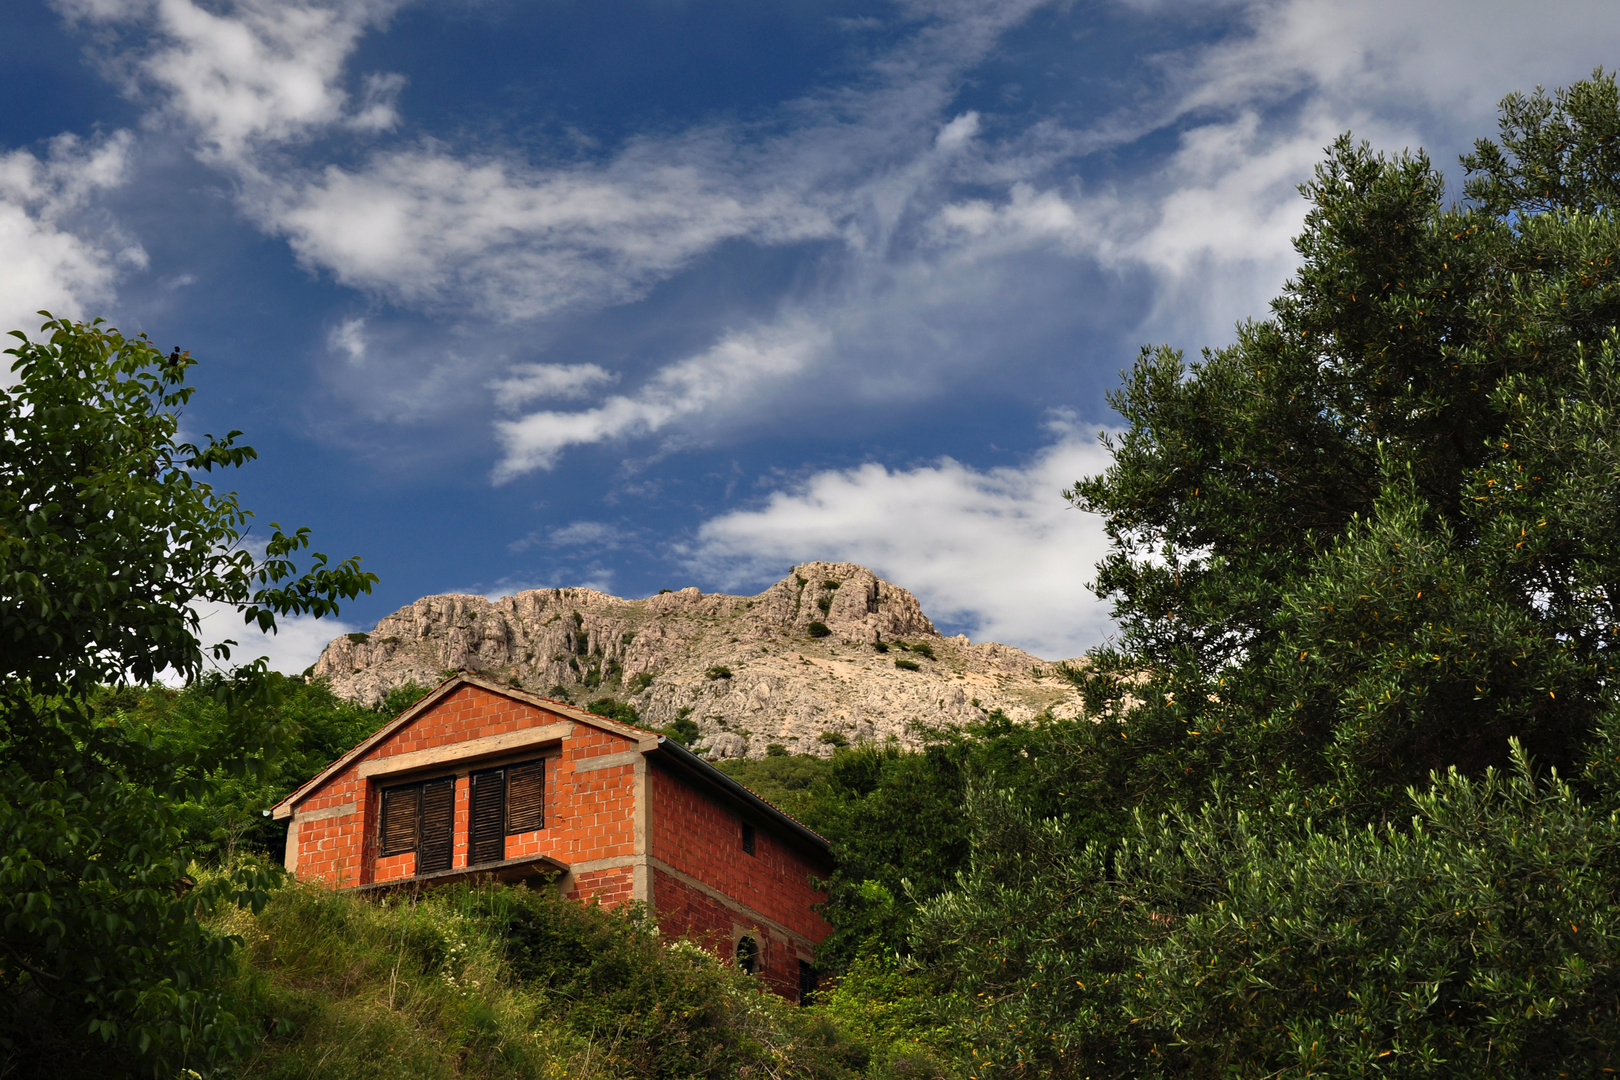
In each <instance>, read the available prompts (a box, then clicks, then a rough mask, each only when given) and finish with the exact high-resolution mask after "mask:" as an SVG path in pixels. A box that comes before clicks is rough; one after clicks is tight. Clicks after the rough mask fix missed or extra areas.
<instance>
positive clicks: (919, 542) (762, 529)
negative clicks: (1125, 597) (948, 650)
mask: <svg viewBox="0 0 1620 1080" xmlns="http://www.w3.org/2000/svg"><path fill="white" fill-rule="evenodd" d="M1052 426H1053V428H1054V432H1055V434H1056V435H1057V436H1058V437H1057V439H1056V441H1055V442H1053V443H1052V444H1051V445H1050V446H1048V447H1047V448H1045V449H1044V450H1042V451H1040V452H1039V453H1037V454H1035V455H1034V456H1033V457H1032V458H1031V459H1030V460H1029V461H1027V462H1025V463H1024V464H1021V465H1012V466H1005V467H1001V468H994V469H986V470H976V469H972V468H969V467H968V466H965V465H963V464H962V463H960V462H957V461H953V460H951V459H949V458H944V459H941V460H939V461H936V462H934V463H932V464H927V465H919V466H916V467H913V468H907V469H889V468H885V467H884V466H882V465H878V464H868V465H863V466H860V467H858V468H854V469H838V470H831V471H827V472H820V473H817V474H815V475H813V476H811V477H810V478H809V479H806V480H804V481H802V482H800V483H797V484H794V485H792V486H790V487H788V488H786V489H784V490H780V491H777V492H775V493H773V494H772V495H771V496H770V497H769V498H768V499H766V500H765V503H764V505H763V506H761V507H759V508H757V509H752V510H739V511H735V512H732V513H728V514H724V515H721V516H719V517H716V518H713V519H712V520H710V521H708V522H706V523H705V524H704V525H703V527H702V529H701V530H700V532H699V534H698V539H697V543H696V544H695V545H694V547H693V548H692V549H691V552H690V555H691V561H692V564H693V565H694V567H695V568H697V569H698V570H699V572H701V573H704V574H706V575H707V576H708V577H710V578H711V579H714V580H718V581H720V582H721V583H722V584H723V585H725V586H727V587H733V588H736V587H747V586H751V585H756V584H758V583H759V582H761V581H764V580H775V579H776V578H777V577H780V576H781V573H782V571H783V568H785V567H787V566H789V565H791V564H794V563H798V562H803V561H806V560H810V559H827V560H833V561H849V562H857V563H860V564H861V565H863V566H867V567H870V568H872V569H873V570H875V571H876V572H877V573H879V574H880V575H883V576H885V577H887V578H889V579H890V580H892V581H894V583H895V584H897V585H900V586H902V587H904V588H907V589H910V590H911V591H912V592H914V593H916V594H917V596H918V598H919V599H920V600H921V601H922V604H923V610H924V611H926V612H928V613H929V615H931V616H932V617H933V618H934V619H936V620H941V621H947V622H949V623H953V624H961V625H966V626H968V627H970V628H971V631H970V632H971V636H972V637H973V638H974V639H975V640H994V641H1001V642H1004V643H1006V644H1010V645H1016V646H1018V647H1020V648H1024V649H1028V650H1030V651H1031V652H1034V653H1035V654H1037V655H1039V656H1044V657H1047V658H1048V659H1062V658H1067V657H1072V656H1077V655H1079V654H1080V653H1081V652H1082V651H1084V650H1085V648H1086V647H1088V646H1090V645H1093V644H1096V643H1097V642H1098V641H1099V640H1101V639H1102V638H1103V637H1104V636H1105V635H1106V634H1107V632H1108V629H1109V625H1110V624H1109V619H1108V610H1107V607H1106V606H1105V605H1104V604H1102V603H1101V602H1100V601H1098V600H1097V598H1096V597H1095V596H1094V595H1092V593H1091V592H1090V590H1089V589H1088V588H1087V584H1088V583H1089V582H1090V581H1092V580H1093V579H1094V578H1095V577H1096V571H1095V566H1096V563H1097V561H1098V559H1100V558H1101V557H1102V556H1103V555H1104V554H1105V553H1106V551H1107V538H1106V537H1105V536H1104V534H1103V530H1102V522H1101V520H1100V519H1098V518H1097V517H1095V516H1094V515H1089V514H1083V513H1081V512H1080V511H1078V510H1075V509H1073V508H1072V507H1070V506H1069V505H1068V504H1067V503H1066V502H1064V500H1063V499H1062V497H1061V495H1060V494H1059V493H1060V492H1061V491H1062V490H1063V489H1064V488H1066V487H1068V486H1069V485H1071V484H1073V483H1074V482H1075V481H1076V480H1078V479H1080V478H1082V477H1085V476H1089V475H1092V474H1095V473H1099V472H1101V471H1103V470H1104V469H1106V468H1107V467H1108V464H1109V460H1110V459H1109V456H1108V453H1107V451H1106V450H1105V449H1103V447H1102V446H1101V445H1099V444H1098V443H1097V442H1096V441H1095V440H1093V439H1091V438H1089V437H1087V436H1085V435H1083V434H1081V433H1080V431H1079V430H1077V429H1076V428H1075V426H1074V423H1073V421H1072V419H1071V418H1067V417H1065V418H1063V419H1061V420H1059V421H1058V422H1057V423H1055V424H1054V425H1052Z"/></svg>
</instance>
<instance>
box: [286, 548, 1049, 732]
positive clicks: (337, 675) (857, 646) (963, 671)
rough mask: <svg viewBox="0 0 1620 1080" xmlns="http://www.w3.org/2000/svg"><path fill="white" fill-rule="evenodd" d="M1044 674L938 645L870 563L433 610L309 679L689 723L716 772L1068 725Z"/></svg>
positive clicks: (378, 631)
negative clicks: (526, 694) (752, 585)
mask: <svg viewBox="0 0 1620 1080" xmlns="http://www.w3.org/2000/svg"><path fill="white" fill-rule="evenodd" d="M813 624H820V625H819V626H817V625H813ZM823 628H825V632H824V636H817V635H818V634H821V633H823ZM896 661H900V663H899V664H897V663H896ZM911 665H915V670H910V666H911ZM1053 667H1054V665H1053V664H1052V663H1049V662H1047V661H1045V660H1041V659H1039V658H1037V657H1034V656H1031V655H1030V654H1028V653H1026V652H1023V651H1021V650H1019V649H1014V648H1011V647H1009V646H1006V645H998V644H996V643H994V642H986V643H982V644H972V643H970V642H969V641H968V639H967V637H966V636H962V635H958V636H956V637H943V636H941V635H940V634H939V632H938V631H936V630H935V629H934V624H933V623H932V622H930V621H929V619H928V617H927V616H926V615H925V614H923V610H922V606H921V605H920V604H918V602H917V598H916V597H915V596H913V595H912V594H911V593H909V592H907V591H906V590H905V589H902V588H900V587H898V586H896V585H892V584H890V583H889V582H887V581H883V580H881V579H880V578H878V577H877V576H876V575H874V574H873V573H872V572H871V571H870V570H867V569H866V568H865V567H861V566H857V565H855V564H854V563H823V562H812V563H805V564H804V565H802V566H797V567H794V569H793V572H792V573H791V574H789V575H788V576H787V577H785V578H783V579H782V580H781V581H779V582H777V583H776V584H775V585H772V586H771V587H770V588H768V589H766V590H765V591H764V592H762V593H760V594H759V595H758V596H727V595H724V594H719V593H710V594H707V595H705V594H703V593H701V592H699V591H698V590H697V589H694V588H687V589H681V590H679V591H676V592H664V593H660V594H659V595H657V596H650V597H647V598H646V599H645V600H625V599H621V598H620V597H617V596H609V595H608V594H606V593H601V592H597V591H595V590H593V589H535V590H531V591H528V592H521V593H517V594H515V595H512V596H507V597H503V598H501V599H499V600H487V599H485V598H484V597H482V596H461V595H448V596H428V597H424V598H423V599H421V600H418V601H417V602H416V603H414V604H411V605H410V606H409V607H404V608H401V609H400V610H398V611H396V612H394V613H393V614H392V615H389V616H388V617H387V618H385V619H383V620H382V621H380V622H379V623H377V626H376V628H375V629H374V630H372V631H371V633H369V634H349V635H346V636H344V637H340V638H337V639H336V640H334V641H333V642H332V643H331V644H329V645H328V646H327V647H326V650H325V652H323V653H322V654H321V658H320V660H319V661H317V662H316V664H315V668H314V673H313V674H314V677H317V678H326V679H330V680H331V684H332V688H333V690H335V691H336V692H337V693H339V694H341V695H343V696H344V697H348V698H351V699H355V700H359V701H363V702H366V703H368V704H371V703H375V702H378V701H380V700H382V698H383V697H384V696H385V695H386V694H387V693H388V692H389V691H390V690H392V689H393V688H394V687H397V686H400V685H403V684H405V683H407V682H413V681H414V682H417V683H421V684H424V685H432V684H434V683H436V682H438V681H439V679H440V678H441V676H442V675H443V674H444V673H445V672H447V671H453V670H456V669H461V668H466V669H471V670H477V671H482V672H486V673H489V674H491V675H494V676H496V677H498V678H501V679H504V680H506V681H507V682H509V683H510V684H511V685H513V686H521V687H522V688H524V689H526V690H530V691H532V692H535V693H539V694H543V695H545V696H548V697H554V698H560V699H563V700H568V701H572V702H574V703H576V704H587V703H589V702H590V701H593V700H596V699H599V698H604V697H612V698H615V699H616V700H618V701H623V702H629V703H630V704H632V705H634V706H635V708H636V709H637V711H638V712H639V714H640V716H641V722H642V724H644V725H646V726H649V727H664V726H667V725H669V724H672V723H675V722H676V721H677V720H681V719H689V720H691V721H692V722H693V723H695V724H697V726H698V730H699V731H700V733H701V735H702V741H701V742H700V743H699V747H700V748H701V749H704V750H706V751H707V752H708V753H709V755H710V756H711V757H717V758H723V757H741V756H752V757H759V756H762V755H763V754H764V753H765V752H766V749H767V748H768V747H769V746H771V745H772V744H778V745H781V746H783V747H785V748H786V749H787V750H789V751H790V752H793V753H820V754H828V753H831V752H832V748H833V747H834V746H836V745H838V744H840V743H843V742H850V743H853V742H859V741H872V740H876V741H885V740H889V739H894V740H897V741H898V742H900V743H901V744H903V745H916V743H917V742H918V739H919V736H920V734H921V733H922V732H923V730H924V729H926V728H929V727H935V726H940V725H946V724H961V723H970V722H972V721H974V720H978V719H982V718H983V717H984V716H985V715H986V714H987V713H988V712H989V711H990V710H993V709H1001V710H1003V711H1004V712H1005V713H1006V714H1007V715H1008V716H1009V717H1011V718H1012V719H1014V720H1028V719H1031V718H1033V717H1034V716H1036V715H1038V714H1040V713H1043V712H1051V713H1053V714H1054V715H1058V716H1074V715H1078V713H1079V712H1080V701H1079V696H1078V694H1077V693H1076V692H1075V691H1074V689H1073V687H1072V686H1071V685H1070V684H1069V683H1067V682H1066V681H1064V680H1062V679H1059V678H1058V677H1056V675H1055V673H1054V671H1053Z"/></svg>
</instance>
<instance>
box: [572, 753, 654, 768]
mask: <svg viewBox="0 0 1620 1080" xmlns="http://www.w3.org/2000/svg"><path fill="white" fill-rule="evenodd" d="M646 760H647V759H646V758H645V757H643V756H642V753H641V751H640V750H625V751H623V752H621V753H617V754H602V755H600V756H599V757H588V758H578V759H576V760H575V762H574V771H575V772H577V773H582V772H595V771H596V770H597V769H611V768H613V766H615V765H634V764H635V763H636V762H638V761H642V762H644V761H646Z"/></svg>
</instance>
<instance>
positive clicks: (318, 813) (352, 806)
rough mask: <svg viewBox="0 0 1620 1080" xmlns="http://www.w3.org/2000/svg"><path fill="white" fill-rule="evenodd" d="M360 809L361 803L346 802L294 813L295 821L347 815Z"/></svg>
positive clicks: (320, 819) (319, 819)
mask: <svg viewBox="0 0 1620 1080" xmlns="http://www.w3.org/2000/svg"><path fill="white" fill-rule="evenodd" d="M358 809H360V804H359V803H352V802H346V803H344V804H343V805H342V806H328V807H327V808H326V809H324V810H300V811H298V812H297V813H295V814H293V816H292V819H293V821H295V822H300V823H301V822H305V821H324V820H326V819H327V818H335V817H346V816H348V815H349V814H352V813H354V812H355V811H356V810H358Z"/></svg>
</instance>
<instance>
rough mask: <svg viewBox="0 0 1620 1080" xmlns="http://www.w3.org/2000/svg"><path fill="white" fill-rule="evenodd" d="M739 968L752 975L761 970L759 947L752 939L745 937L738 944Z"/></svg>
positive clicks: (737, 957)
mask: <svg viewBox="0 0 1620 1080" xmlns="http://www.w3.org/2000/svg"><path fill="white" fill-rule="evenodd" d="M736 959H737V966H738V967H740V968H742V969H743V970H744V971H746V972H747V973H748V974H750V975H752V974H753V973H754V972H756V971H758V970H759V945H758V943H757V942H755V941H754V939H753V938H751V937H745V938H742V939H740V940H739V941H738V942H737V952H736Z"/></svg>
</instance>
